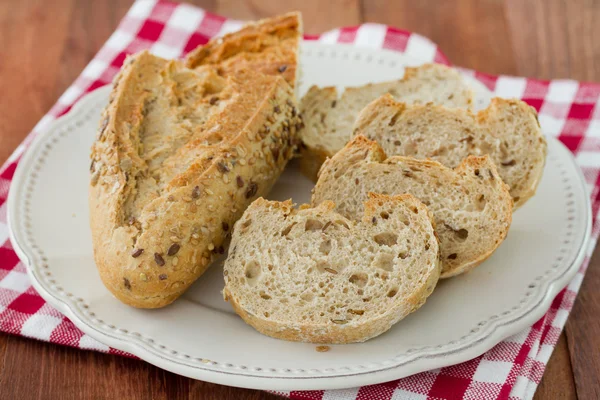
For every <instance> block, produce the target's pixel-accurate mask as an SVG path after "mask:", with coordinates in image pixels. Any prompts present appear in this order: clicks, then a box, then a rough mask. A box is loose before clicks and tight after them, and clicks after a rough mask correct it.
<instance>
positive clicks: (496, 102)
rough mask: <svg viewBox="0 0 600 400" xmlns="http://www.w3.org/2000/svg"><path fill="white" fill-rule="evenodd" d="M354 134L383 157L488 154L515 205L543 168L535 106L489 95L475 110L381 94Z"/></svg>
mask: <svg viewBox="0 0 600 400" xmlns="http://www.w3.org/2000/svg"><path fill="white" fill-rule="evenodd" d="M353 133H354V135H363V136H365V137H367V138H368V139H371V140H375V141H377V142H378V143H379V144H380V145H381V147H382V148H383V150H384V151H385V152H386V154H388V155H394V156H395V155H399V156H409V157H414V158H419V159H424V158H429V159H432V160H435V161H439V162H440V163H442V164H444V165H446V166H448V167H451V168H454V167H456V166H457V165H459V164H460V163H461V162H462V160H463V159H464V158H465V157H467V156H469V155H476V156H480V155H485V154H488V155H489V156H490V158H491V159H492V160H493V161H494V163H495V164H496V168H497V169H498V173H499V174H500V177H501V178H502V180H503V181H504V182H505V183H506V184H507V185H508V186H509V188H510V194H511V196H512V198H513V200H514V203H515V207H519V206H521V205H523V204H524V203H525V202H526V201H527V199H529V198H530V197H531V196H533V195H534V194H535V191H536V189H537V186H538V184H539V182H540V180H541V178H542V174H543V172H544V164H545V161H546V140H545V139H544V135H543V134H542V130H541V129H540V124H539V122H538V120H537V113H536V111H535V109H533V108H532V107H530V106H529V105H527V103H525V102H523V101H520V100H507V99H502V98H494V99H493V100H492V102H491V104H490V105H489V106H488V107H487V108H486V109H485V110H482V111H479V112H478V113H477V114H473V113H472V112H471V111H469V110H464V109H456V108H454V109H451V108H447V107H444V106H439V105H434V104H431V103H430V104H425V105H407V104H405V103H402V102H398V101H396V100H394V99H393V98H392V96H390V95H384V96H382V97H380V98H378V99H376V100H374V101H373V102H371V103H370V104H369V105H368V106H367V107H365V108H364V109H363V110H362V111H361V113H360V114H359V115H358V117H357V119H356V122H355V124H354V128H353Z"/></svg>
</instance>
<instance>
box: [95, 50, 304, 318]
mask: <svg viewBox="0 0 600 400" xmlns="http://www.w3.org/2000/svg"><path fill="white" fill-rule="evenodd" d="M170 74H176V75H175V76H176V77H181V76H183V77H184V78H185V79H183V78H182V80H181V82H175V83H172V81H173V80H168V81H166V78H165V77H168V76H170ZM186 74H187V75H190V76H191V77H190V78H189V79H188V78H186V76H187V75H186ZM175 81H177V79H175ZM164 82H169V85H171V84H173V85H174V86H173V87H171V86H168V87H165V84H164ZM187 82H191V83H194V85H196V86H194V88H196V89H194V90H195V91H194V94H193V95H191V97H192V100H190V101H191V103H192V104H191V109H192V110H206V112H205V115H203V118H204V119H205V120H204V121H203V122H202V123H199V124H197V125H193V124H191V125H190V126H189V127H187V128H186V129H188V128H189V129H191V130H192V133H191V134H190V135H189V136H188V137H187V138H186V140H185V141H184V142H178V141H177V140H176V138H175V134H173V136H166V137H165V138H163V139H162V140H161V143H162V144H164V146H163V147H165V146H166V148H167V149H170V150H171V153H172V154H171V155H170V156H169V157H168V158H166V159H165V160H163V162H162V164H161V165H159V166H158V167H152V164H153V163H155V162H156V159H157V156H156V155H153V154H147V151H148V149H145V148H144V146H145V144H146V142H144V141H145V140H148V138H147V136H148V135H150V133H151V132H143V131H142V130H143V127H144V126H145V125H144V121H145V120H146V119H147V118H150V117H151V114H152V112H155V113H160V114H158V115H159V116H160V118H159V120H161V121H162V120H165V121H166V120H172V119H176V118H175V116H176V114H177V110H178V109H177V104H176V100H177V98H179V99H180V100H183V101H184V102H186V101H188V100H189V99H188V98H187V97H185V96H183V97H181V96H180V97H177V96H174V97H173V98H171V97H169V99H167V100H168V101H171V102H173V101H175V104H172V107H169V108H168V109H166V110H162V109H160V110H158V111H156V110H155V111H152V112H150V113H149V114H148V115H146V112H147V108H148V107H149V106H148V103H149V102H150V101H151V100H149V99H150V97H149V96H153V95H154V93H155V92H156V91H158V90H165V91H167V92H166V93H171V92H169V91H170V90H173V91H175V90H176V89H177V83H183V86H185V84H186V83H187ZM202 84H204V85H205V87H204V88H203V89H202V90H200V89H197V87H200V86H202ZM186 93H187V92H186ZM188 94H189V93H188ZM194 96H198V97H197V98H195V97H194ZM158 97H160V96H158ZM110 98H111V100H110V103H109V105H108V106H107V107H106V109H105V111H104V113H103V115H102V118H101V124H100V129H99V134H98V138H97V140H96V142H95V143H94V145H93V147H92V165H91V172H92V180H91V184H90V191H89V205H90V226H91V229H92V239H93V246H94V257H95V261H96V265H97V267H98V271H99V273H100V277H101V278H102V281H103V282H104V284H105V286H106V287H107V288H108V289H109V290H110V291H111V292H112V293H113V294H114V295H115V296H116V297H117V298H118V299H119V300H121V301H122V302H124V303H126V304H129V305H132V306H134V307H141V308H156V307H163V306H165V305H167V304H169V303H171V302H172V301H173V300H175V299H176V298H177V297H179V296H180V295H181V294H182V293H183V292H184V291H185V290H186V289H187V288H188V287H189V286H190V285H191V284H192V283H193V282H194V281H195V280H196V279H197V278H198V277H199V276H200V275H202V273H204V271H205V270H206V268H207V267H208V265H209V264H210V261H211V260H212V258H213V257H215V256H216V255H217V254H219V253H222V252H223V245H224V241H225V240H226V238H227V236H228V234H229V232H230V229H231V227H232V226H233V223H234V222H235V221H236V220H237V218H239V216H240V215H241V214H242V212H243V210H244V209H245V207H246V206H247V205H248V204H250V202H251V201H252V200H253V199H255V198H256V197H258V196H263V195H265V194H266V193H268V191H269V190H270V188H271V186H272V185H273V184H274V182H275V180H276V179H277V177H278V176H279V175H280V173H281V172H282V171H283V168H284V167H285V165H286V163H287V161H288V160H289V159H290V158H291V157H292V156H293V153H294V151H295V147H296V145H297V139H296V131H297V129H296V127H297V124H299V118H298V114H297V110H296V106H295V102H294V96H293V93H292V88H291V87H290V86H289V85H288V84H287V83H286V81H285V80H284V79H283V78H282V77H279V76H275V77H274V76H267V75H262V74H257V73H254V72H237V73H235V74H231V75H230V76H229V77H228V78H227V79H222V78H218V76H217V75H216V74H214V73H212V74H211V71H210V70H209V69H205V70H204V71H202V72H197V71H196V72H194V71H189V70H187V69H186V68H185V67H184V66H183V65H182V64H181V63H180V62H178V61H168V60H164V59H161V58H158V57H155V56H152V55H151V54H149V53H147V52H143V53H141V54H138V55H136V56H134V57H130V58H129V59H128V60H127V61H126V64H125V66H124V67H123V69H122V71H121V72H120V74H119V75H118V77H117V78H116V79H115V85H114V89H113V92H112V93H111V97H110ZM215 99H216V100H215ZM158 100H161V99H158ZM162 100H164V99H162ZM162 100H161V101H162ZM167 100H165V101H167ZM194 115H195V117H198V114H194ZM182 123H185V121H183V122H181V121H180V122H178V123H177V124H175V123H174V124H172V125H171V126H170V128H172V129H180V128H181V124H182ZM149 129H154V126H152V125H151V126H150V128H149ZM156 129H159V128H156ZM214 140H216V142H215V143H212V141H214ZM159 145H161V144H159ZM150 174H158V175H160V178H159V180H162V182H161V183H160V184H158V183H157V184H156V193H153V191H152V190H145V189H144V185H150V184H154V181H153V179H155V178H152V177H150V176H148V175H150ZM141 193H149V194H148V196H150V197H149V198H148V199H142V198H140V196H141Z"/></svg>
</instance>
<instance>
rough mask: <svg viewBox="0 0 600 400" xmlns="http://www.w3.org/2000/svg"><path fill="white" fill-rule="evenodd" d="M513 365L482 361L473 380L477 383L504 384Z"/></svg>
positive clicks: (504, 362)
mask: <svg viewBox="0 0 600 400" xmlns="http://www.w3.org/2000/svg"><path fill="white" fill-rule="evenodd" d="M512 366H513V363H511V362H506V361H489V360H481V362H480V363H479V365H478V366H477V371H475V375H473V380H474V381H477V382H489V383H504V382H506V378H507V377H508V374H509V373H510V370H511V369H512Z"/></svg>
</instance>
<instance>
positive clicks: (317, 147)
mask: <svg viewBox="0 0 600 400" xmlns="http://www.w3.org/2000/svg"><path fill="white" fill-rule="evenodd" d="M386 93H387V94H390V95H391V96H393V97H394V98H395V99H397V100H399V101H403V102H405V103H407V104H425V103H429V102H433V103H436V104H441V105H445V106H447V107H456V108H470V107H471V105H472V103H473V92H472V91H471V89H470V88H469V86H468V85H467V83H466V82H465V81H464V80H463V78H462V76H461V75H460V73H459V72H458V71H456V70H455V69H452V68H450V67H447V66H445V65H440V64H425V65H422V66H420V67H414V68H412V67H409V68H406V72H405V74H404V77H403V78H402V79H400V80H396V81H389V82H383V83H374V84H368V85H364V86H360V87H351V88H347V89H346V90H345V91H344V92H343V93H342V95H341V96H339V97H338V92H337V90H336V88H334V87H324V88H319V87H316V86H313V87H311V88H310V89H309V91H308V93H306V95H305V96H304V97H303V98H302V101H301V103H300V110H301V112H302V116H303V119H304V124H305V127H304V129H302V131H301V132H300V137H301V139H302V142H303V145H304V148H303V154H302V156H303V159H302V161H301V162H302V165H301V167H302V170H303V172H304V173H305V174H306V175H307V176H309V177H311V178H312V179H316V174H317V171H318V170H319V167H320V166H321V164H322V163H323V162H324V161H325V158H327V157H332V156H333V155H334V154H335V153H336V152H337V151H339V150H340V149H341V148H342V147H344V146H345V145H346V143H348V142H349V141H350V139H352V127H353V124H354V121H355V120H356V117H357V116H358V114H359V112H360V111H361V110H362V109H363V108H364V107H365V106H366V105H367V104H369V103H370V102H371V101H373V100H375V99H377V98H378V97H380V96H382V95H384V94H386Z"/></svg>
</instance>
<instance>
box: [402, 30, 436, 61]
mask: <svg viewBox="0 0 600 400" xmlns="http://www.w3.org/2000/svg"><path fill="white" fill-rule="evenodd" d="M435 51H436V46H435V45H434V44H433V43H431V42H430V41H429V40H427V39H425V38H424V37H423V36H419V35H410V37H409V38H408V43H407V44H406V50H405V52H404V53H405V54H406V55H407V56H410V57H414V58H416V59H418V60H422V61H423V62H431V61H433V59H434V58H435Z"/></svg>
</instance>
